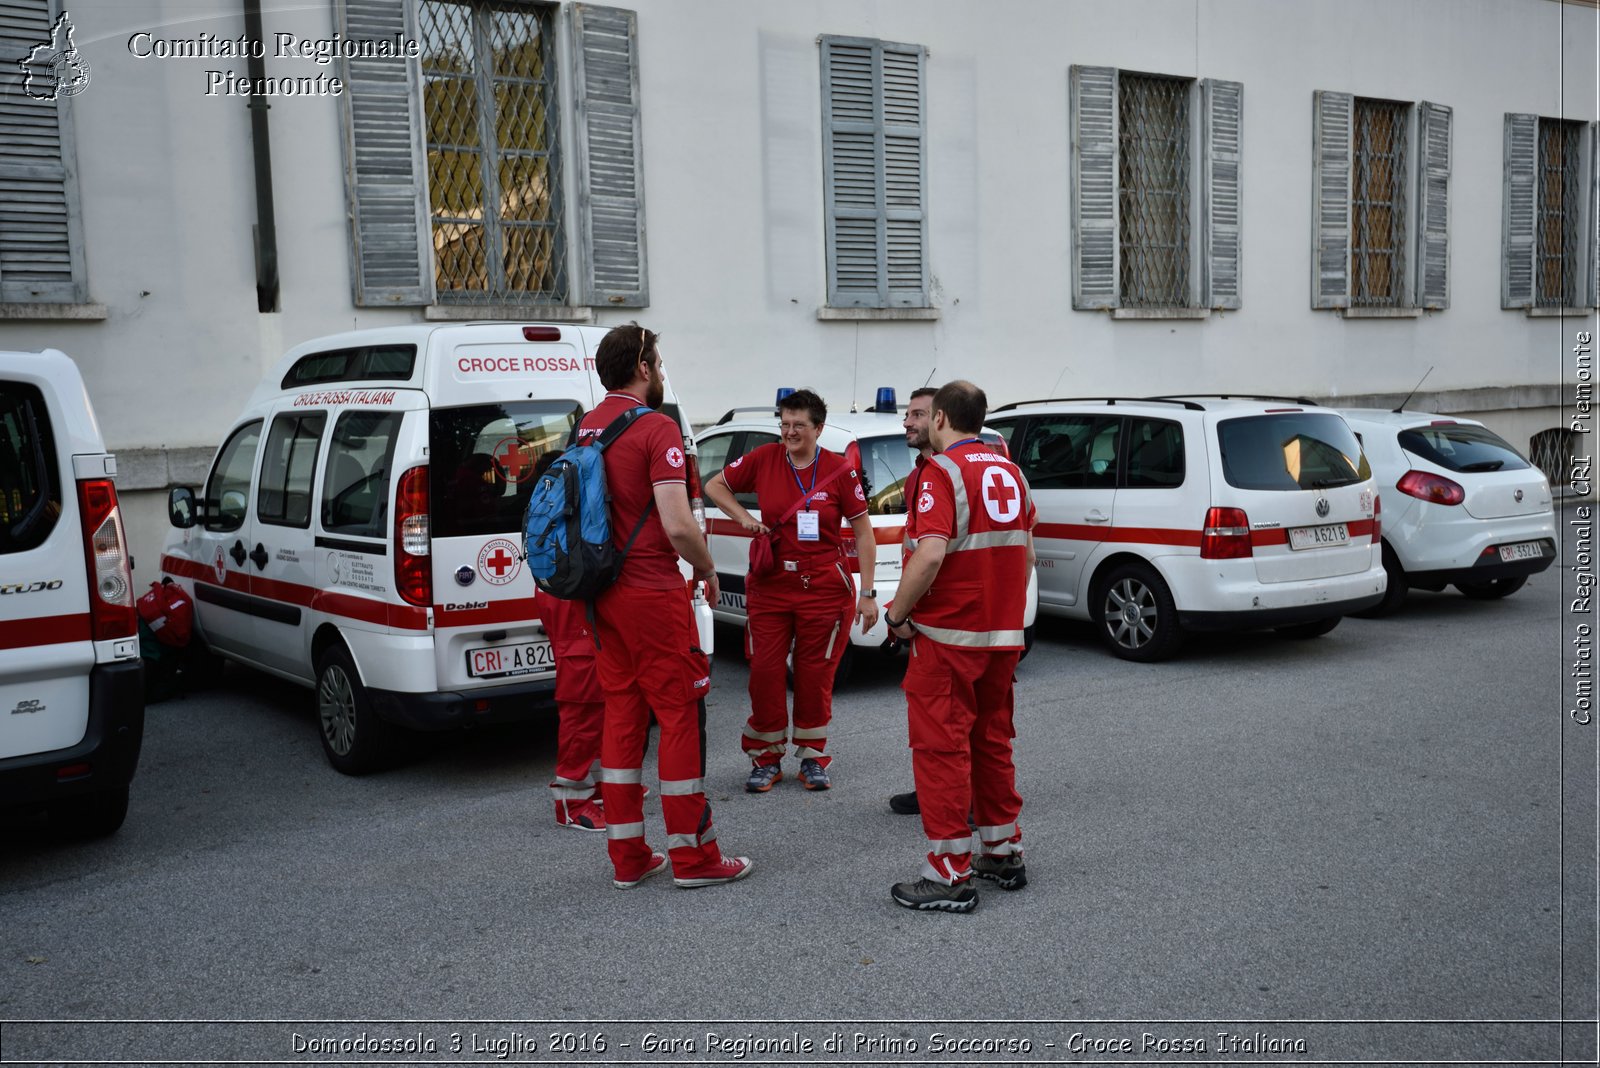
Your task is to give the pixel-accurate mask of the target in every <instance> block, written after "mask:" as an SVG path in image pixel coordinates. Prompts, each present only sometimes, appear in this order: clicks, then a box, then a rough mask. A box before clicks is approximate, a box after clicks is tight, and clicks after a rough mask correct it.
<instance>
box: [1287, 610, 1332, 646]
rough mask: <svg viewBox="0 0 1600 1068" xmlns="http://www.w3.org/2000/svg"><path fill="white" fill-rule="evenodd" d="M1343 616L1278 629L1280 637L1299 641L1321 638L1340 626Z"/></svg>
mask: <svg viewBox="0 0 1600 1068" xmlns="http://www.w3.org/2000/svg"><path fill="white" fill-rule="evenodd" d="M1342 618H1343V617H1342V616H1329V617H1328V618H1327V619H1317V620H1313V621H1312V622H1310V623H1296V624H1295V625H1294V626H1292V627H1278V628H1277V631H1278V636H1279V637H1282V638H1293V639H1295V640H1297V641H1299V640H1305V639H1310V638H1320V637H1322V636H1323V635H1324V634H1326V633H1328V632H1329V631H1330V630H1332V629H1333V628H1334V627H1337V626H1338V625H1339V620H1340V619H1342Z"/></svg>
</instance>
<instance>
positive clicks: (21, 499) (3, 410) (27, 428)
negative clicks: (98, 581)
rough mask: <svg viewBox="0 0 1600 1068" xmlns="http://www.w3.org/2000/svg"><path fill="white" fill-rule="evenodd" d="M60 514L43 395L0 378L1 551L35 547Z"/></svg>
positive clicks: (58, 482)
mask: <svg viewBox="0 0 1600 1068" xmlns="http://www.w3.org/2000/svg"><path fill="white" fill-rule="evenodd" d="M60 515H61V472H60V469H59V468H57V467H56V446H55V440H54V436H53V435H52V434H51V432H50V413H49V411H48V410H47V409H46V408H45V404H44V396H43V394H41V393H40V392H39V390H38V389H37V387H34V386H30V385H24V384H23V383H21V382H0V553H20V552H26V551H27V550H29V549H36V548H38V547H39V546H40V545H42V544H44V539H45V538H47V537H49V535H50V531H52V530H54V529H55V525H56V520H57V518H59V517H60Z"/></svg>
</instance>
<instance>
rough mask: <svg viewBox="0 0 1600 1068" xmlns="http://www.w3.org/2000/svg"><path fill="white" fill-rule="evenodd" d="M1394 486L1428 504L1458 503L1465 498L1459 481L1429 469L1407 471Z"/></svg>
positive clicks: (1464, 491) (1465, 493) (1465, 495)
mask: <svg viewBox="0 0 1600 1068" xmlns="http://www.w3.org/2000/svg"><path fill="white" fill-rule="evenodd" d="M1394 488H1395V489H1397V490H1399V491H1400V492H1401V493H1404V494H1406V495H1407V496H1409V497H1415V498H1416V499H1417V500H1419V501H1427V502H1428V503H1429V504H1460V503H1461V502H1462V501H1464V500H1466V499H1467V491H1466V490H1464V489H1462V488H1461V483H1459V482H1452V481H1451V480H1450V479H1448V478H1445V477H1444V476H1443V475H1435V474H1433V473H1432V472H1429V471H1407V472H1406V473H1405V474H1403V475H1401V476H1400V481H1399V482H1396V483H1395V484H1394Z"/></svg>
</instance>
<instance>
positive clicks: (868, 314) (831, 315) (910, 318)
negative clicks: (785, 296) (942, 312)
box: [817, 307, 939, 323]
mask: <svg viewBox="0 0 1600 1068" xmlns="http://www.w3.org/2000/svg"><path fill="white" fill-rule="evenodd" d="M938 318H939V309H938V308H829V307H821V308H818V309H817V321H818V322H823V323H861V322H887V323H894V322H916V321H926V320H931V319H938Z"/></svg>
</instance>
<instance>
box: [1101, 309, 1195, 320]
mask: <svg viewBox="0 0 1600 1068" xmlns="http://www.w3.org/2000/svg"><path fill="white" fill-rule="evenodd" d="M1111 318H1113V319H1209V318H1211V309H1210V308H1112V309H1111Z"/></svg>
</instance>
